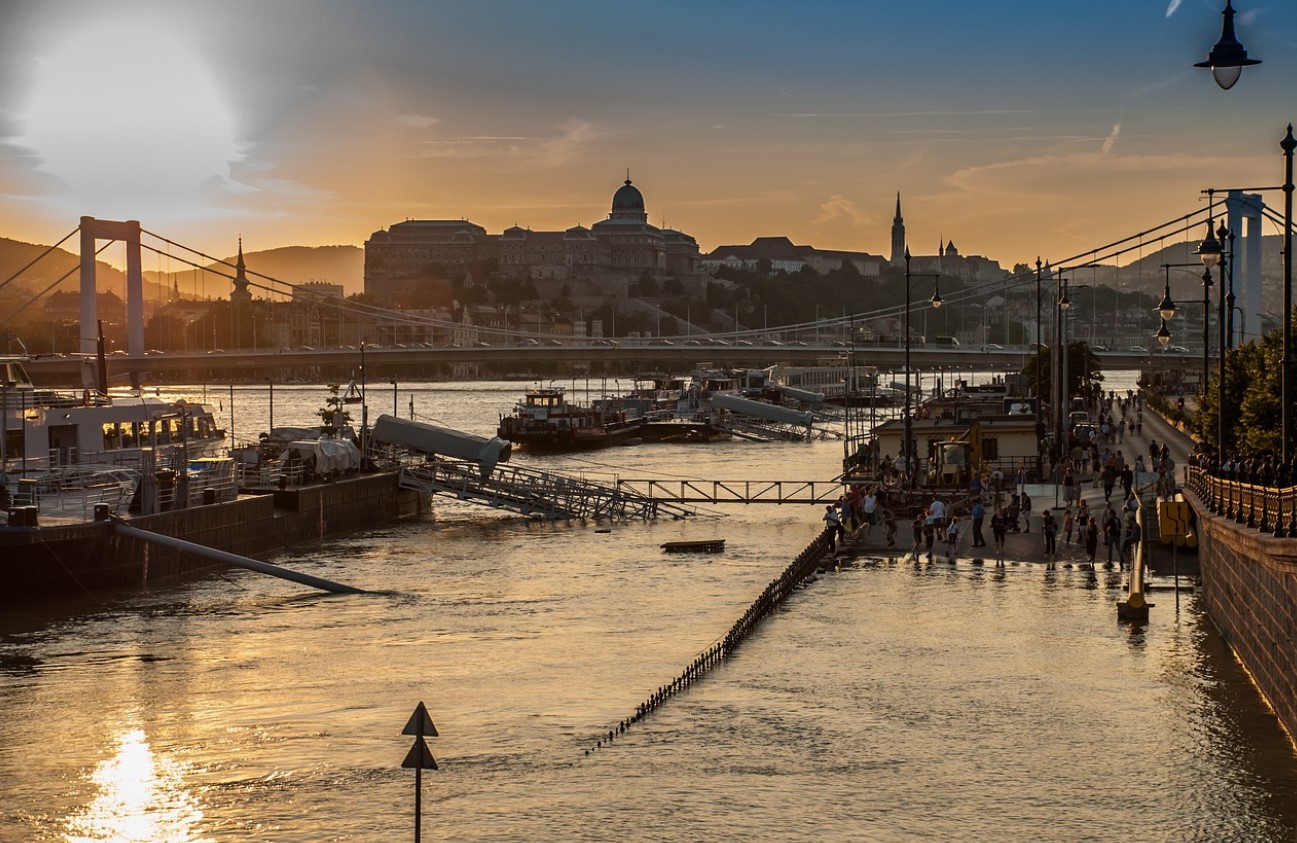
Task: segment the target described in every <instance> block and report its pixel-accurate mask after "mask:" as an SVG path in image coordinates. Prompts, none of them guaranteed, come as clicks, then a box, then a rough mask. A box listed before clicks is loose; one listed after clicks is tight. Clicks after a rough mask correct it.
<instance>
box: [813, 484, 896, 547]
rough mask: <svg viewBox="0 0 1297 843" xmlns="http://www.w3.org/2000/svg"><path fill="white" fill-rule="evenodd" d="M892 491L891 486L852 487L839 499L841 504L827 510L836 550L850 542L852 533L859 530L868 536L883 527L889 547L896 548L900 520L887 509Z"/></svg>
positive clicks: (826, 516) (827, 526) (825, 509)
mask: <svg viewBox="0 0 1297 843" xmlns="http://www.w3.org/2000/svg"><path fill="white" fill-rule="evenodd" d="M889 488H890V484H873V485H868V486H863V485H862V484H860V483H852V484H851V485H850V486H849V487H848V491H847V493H846V494H843V495H839V496H838V500H837V503H832V504H829V505H828V506H826V507H824V516H823V518H824V526H825V528H826V529H827V530H829V531H830V532H831V533H832V536H831V540H832V541H833V545H834V547H835V548H836V547H837V546H838V545H839V544H841V543H842V541H843V539H845V538H846V535H847V531H848V530H852V531H854V530H855V529H857V528H859V529H861V530H862V531H863V532H864V533H865V535H868V534H869V533H870V532H872V531H873V529H874V527H875V526H877V525H878V524H880V523H881V524H882V528H883V530H884V531H885V535H886V537H887V546H888V547H895V546H896V518H895V516H893V515H892V511H891V510H890V509H889V508H888V507H887V499H888V492H889Z"/></svg>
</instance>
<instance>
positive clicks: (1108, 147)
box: [1103, 120, 1121, 155]
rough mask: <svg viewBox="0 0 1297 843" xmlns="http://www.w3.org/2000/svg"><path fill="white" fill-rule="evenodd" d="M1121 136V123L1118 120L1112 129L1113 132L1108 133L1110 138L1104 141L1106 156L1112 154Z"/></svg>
mask: <svg viewBox="0 0 1297 843" xmlns="http://www.w3.org/2000/svg"><path fill="white" fill-rule="evenodd" d="M1120 134H1121V121H1120V120H1118V121H1117V123H1116V125H1114V126H1113V127H1112V131H1111V132H1109V133H1108V137H1106V138H1104V139H1103V154H1104V155H1108V154H1110V153H1111V152H1112V148H1113V147H1114V146H1116V145H1117V136H1118V135H1120Z"/></svg>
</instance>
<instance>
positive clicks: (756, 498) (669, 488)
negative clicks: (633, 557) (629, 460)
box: [617, 480, 842, 505]
mask: <svg viewBox="0 0 1297 843" xmlns="http://www.w3.org/2000/svg"><path fill="white" fill-rule="evenodd" d="M617 488H618V490H620V491H624V492H625V493H626V494H627V495H633V496H635V497H636V498H638V499H643V500H651V501H655V502H657V503H658V504H659V505H667V504H701V503H706V504H720V503H745V504H751V503H765V504H770V503H773V504H828V503H834V502H836V501H837V499H838V496H839V495H841V494H842V481H841V480H618V481H617Z"/></svg>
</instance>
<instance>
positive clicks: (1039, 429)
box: [1036, 255, 1045, 477]
mask: <svg viewBox="0 0 1297 843" xmlns="http://www.w3.org/2000/svg"><path fill="white" fill-rule="evenodd" d="M1040 274H1041V263H1040V256H1039V255H1037V256H1036V439H1037V440H1038V441H1040V440H1043V439H1044V438H1045V437H1044V433H1045V428H1044V425H1043V424H1042V423H1041V421H1042V419H1041V414H1040V413H1041V406H1040V343H1041V337H1040ZM1042 467H1043V460H1042V455H1041V453H1040V447H1039V446H1037V447H1036V476H1037V477H1040V476H1041V468H1042Z"/></svg>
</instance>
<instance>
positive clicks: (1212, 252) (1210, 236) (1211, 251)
mask: <svg viewBox="0 0 1297 843" xmlns="http://www.w3.org/2000/svg"><path fill="white" fill-rule="evenodd" d="M1212 224H1213V221H1212V220H1211V219H1210V218H1208V219H1207V236H1206V237H1205V238H1203V241H1202V242H1201V243H1199V244H1198V259H1199V260H1201V261H1202V265H1203V266H1205V267H1207V268H1208V269H1215V268H1216V267H1218V266H1220V259H1221V247H1220V241H1219V240H1217V239H1216V232H1215V231H1213V230H1212Z"/></svg>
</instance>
